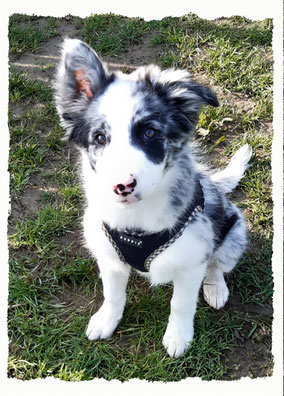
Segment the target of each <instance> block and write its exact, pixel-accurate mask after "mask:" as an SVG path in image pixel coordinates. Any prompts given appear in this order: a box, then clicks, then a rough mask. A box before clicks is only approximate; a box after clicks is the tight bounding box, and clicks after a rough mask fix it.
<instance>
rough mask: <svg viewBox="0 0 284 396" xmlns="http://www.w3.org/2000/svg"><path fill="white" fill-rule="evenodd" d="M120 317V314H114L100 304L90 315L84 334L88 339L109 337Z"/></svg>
mask: <svg viewBox="0 0 284 396" xmlns="http://www.w3.org/2000/svg"><path fill="white" fill-rule="evenodd" d="M120 319H121V315H117V314H114V313H113V312H110V310H107V309H105V308H104V306H102V307H101V308H100V309H99V311H98V312H97V313H95V314H94V315H93V316H92V317H91V319H90V322H89V324H88V328H87V331H86V336H87V337H88V339H89V340H103V339H106V338H110V337H111V336H112V334H113V332H114V330H115V329H116V327H117V325H118V323H119V321H120Z"/></svg>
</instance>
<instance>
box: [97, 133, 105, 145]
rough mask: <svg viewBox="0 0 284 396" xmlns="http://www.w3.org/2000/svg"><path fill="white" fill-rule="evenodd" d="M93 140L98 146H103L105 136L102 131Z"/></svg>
mask: <svg viewBox="0 0 284 396" xmlns="http://www.w3.org/2000/svg"><path fill="white" fill-rule="evenodd" d="M95 140H96V142H97V143H98V144H99V145H100V146H103V145H104V144H105V143H106V137H105V135H104V134H103V133H99V134H98V135H97V136H96V138H95Z"/></svg>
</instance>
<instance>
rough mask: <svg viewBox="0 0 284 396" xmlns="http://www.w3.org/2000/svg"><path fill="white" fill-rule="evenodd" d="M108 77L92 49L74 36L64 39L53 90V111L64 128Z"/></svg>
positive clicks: (71, 122) (86, 104)
mask: <svg viewBox="0 0 284 396" xmlns="http://www.w3.org/2000/svg"><path fill="white" fill-rule="evenodd" d="M108 79H109V72H108V70H107V68H106V66H105V65H104V64H103V63H102V61H101V60H100V58H99V57H98V55H97V54H96V52H95V51H94V50H93V49H91V48H90V47H89V46H88V45H87V44H85V43H83V42H82V41H80V40H77V39H65V40H64V43H63V47H62V54H61V61H60V63H59V66H58V70H57V75H56V80H55V84H54V89H55V99H56V106H57V111H58V113H59V115H60V118H61V122H62V125H63V126H64V127H65V128H66V129H67V131H68V130H69V132H70V128H71V129H72V125H73V123H74V121H75V119H76V116H77V115H80V114H82V111H84V110H86V108H87V107H88V104H89V102H90V101H91V100H92V99H93V98H94V97H95V96H96V94H97V93H98V92H99V91H100V90H101V89H102V88H103V87H104V86H105V85H106V84H107V82H108Z"/></svg>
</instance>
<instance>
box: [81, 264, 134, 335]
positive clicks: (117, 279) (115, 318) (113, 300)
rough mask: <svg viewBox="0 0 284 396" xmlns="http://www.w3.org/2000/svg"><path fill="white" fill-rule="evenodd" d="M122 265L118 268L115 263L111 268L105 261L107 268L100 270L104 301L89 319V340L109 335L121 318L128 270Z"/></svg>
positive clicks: (87, 333)
mask: <svg viewBox="0 0 284 396" xmlns="http://www.w3.org/2000/svg"><path fill="white" fill-rule="evenodd" d="M122 265H123V266H124V268H121V269H119V267H118V265H117V263H116V265H115V267H114V269H112V268H111V263H107V264H106V267H107V268H105V269H104V270H101V273H100V275H101V278H102V281H103V291H104V302H103V305H102V306H101V308H100V309H99V310H98V312H97V313H95V314H94V315H93V316H92V317H91V319H90V322H89V325H88V328H87V331H86V335H87V337H88V338H89V340H98V339H106V338H109V337H111V336H112V334H113V332H114V330H115V329H116V327H117V325H118V323H119V321H120V319H121V318H122V314H123V310H124V306H125V301H126V292H125V290H126V285H127V281H128V277H129V272H130V271H129V269H128V268H127V267H126V265H124V264H122Z"/></svg>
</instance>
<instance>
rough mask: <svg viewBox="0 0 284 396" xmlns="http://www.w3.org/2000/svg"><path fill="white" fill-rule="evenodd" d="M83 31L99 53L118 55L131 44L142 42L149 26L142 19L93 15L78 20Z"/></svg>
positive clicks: (112, 15)
mask: <svg viewBox="0 0 284 396" xmlns="http://www.w3.org/2000/svg"><path fill="white" fill-rule="evenodd" d="M77 25H78V26H79V27H80V29H82V31H83V33H82V38H83V39H84V40H85V41H86V42H87V43H88V44H89V45H91V46H92V47H93V48H95V49H96V51H97V52H99V53H101V54H108V55H118V54H119V53H121V52H123V51H125V50H126V48H127V47H128V46H129V45H130V44H135V43H138V42H140V41H141V38H142V37H143V34H144V33H145V31H147V30H148V29H149V25H148V24H147V23H146V22H145V21H144V20H142V19H140V18H134V19H128V18H125V17H122V16H117V15H114V14H107V15H92V16H90V17H88V18H86V19H84V20H77Z"/></svg>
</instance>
